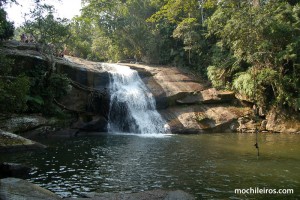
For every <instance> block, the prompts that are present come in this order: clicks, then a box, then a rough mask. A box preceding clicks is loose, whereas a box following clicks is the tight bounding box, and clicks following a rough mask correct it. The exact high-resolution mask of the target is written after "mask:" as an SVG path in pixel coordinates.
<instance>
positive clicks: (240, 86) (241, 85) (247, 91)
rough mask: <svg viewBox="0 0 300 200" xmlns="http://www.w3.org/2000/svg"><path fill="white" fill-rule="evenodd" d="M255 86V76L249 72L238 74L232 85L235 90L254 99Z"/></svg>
mask: <svg viewBox="0 0 300 200" xmlns="http://www.w3.org/2000/svg"><path fill="white" fill-rule="evenodd" d="M255 86H256V85H255V82H254V78H253V76H252V75H251V73H249V72H241V73H239V74H237V75H236V78H235V79H234V81H233V83H232V87H233V88H234V89H235V90H237V91H238V92H239V93H241V94H243V95H246V96H248V97H249V98H251V99H254V93H255Z"/></svg>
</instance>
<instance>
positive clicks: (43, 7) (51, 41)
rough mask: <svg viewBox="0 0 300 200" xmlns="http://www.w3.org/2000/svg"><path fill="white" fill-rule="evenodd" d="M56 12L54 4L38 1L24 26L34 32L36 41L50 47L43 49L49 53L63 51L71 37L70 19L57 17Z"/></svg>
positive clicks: (29, 31) (26, 29)
mask: <svg viewBox="0 0 300 200" xmlns="http://www.w3.org/2000/svg"><path fill="white" fill-rule="evenodd" d="M54 13H55V10H54V7H53V6H50V5H47V4H41V3H36V7H35V8H34V10H32V11H31V12H30V14H29V20H26V21H25V24H24V26H23V29H24V31H25V32H27V33H29V34H32V35H33V36H34V39H35V40H36V42H38V43H39V44H43V45H46V46H47V47H48V48H45V49H42V50H43V51H45V52H46V53H49V54H50V53H58V52H61V51H62V50H63V47H64V44H65V42H66V40H67V39H68V37H69V21H68V19H66V18H56V17H55V16H54Z"/></svg>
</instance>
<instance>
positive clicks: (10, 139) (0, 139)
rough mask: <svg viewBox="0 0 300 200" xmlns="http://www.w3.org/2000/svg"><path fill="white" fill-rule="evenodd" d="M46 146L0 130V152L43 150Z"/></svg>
mask: <svg viewBox="0 0 300 200" xmlns="http://www.w3.org/2000/svg"><path fill="white" fill-rule="evenodd" d="M44 148H46V146H44V145H42V144H40V143H38V142H34V141H32V140H29V139H26V138H24V137H21V136H19V135H16V134H13V133H10V132H7V131H3V130H0V152H15V151H23V150H37V149H44Z"/></svg>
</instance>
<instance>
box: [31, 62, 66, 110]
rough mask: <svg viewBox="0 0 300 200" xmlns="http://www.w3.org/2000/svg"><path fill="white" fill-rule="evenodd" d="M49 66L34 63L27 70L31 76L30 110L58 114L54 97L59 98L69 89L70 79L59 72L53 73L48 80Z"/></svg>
mask: <svg viewBox="0 0 300 200" xmlns="http://www.w3.org/2000/svg"><path fill="white" fill-rule="evenodd" d="M47 71H48V69H47V66H43V65H34V66H32V67H31V68H30V69H29V70H27V71H25V73H26V75H27V76H28V77H30V81H31V82H30V83H31V85H30V93H29V94H28V95H27V97H26V99H27V104H28V109H27V111H28V112H32V113H37V112H39V113H43V114H45V115H56V113H57V112H59V109H58V108H57V106H56V105H55V104H54V99H56V100H59V99H60V98H61V97H63V96H64V95H66V94H67V93H68V91H69V89H70V88H69V87H70V86H69V83H70V82H69V79H68V78H67V77H66V76H65V75H63V74H59V73H55V72H54V73H52V74H51V76H50V78H49V79H47V81H45V80H46V75H45V74H47Z"/></svg>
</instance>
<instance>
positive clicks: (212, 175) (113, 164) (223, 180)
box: [0, 133, 300, 199]
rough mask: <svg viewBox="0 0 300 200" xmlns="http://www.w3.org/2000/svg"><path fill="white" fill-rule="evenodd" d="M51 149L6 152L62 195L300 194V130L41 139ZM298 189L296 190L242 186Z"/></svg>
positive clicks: (7, 158) (37, 181) (227, 196)
mask: <svg viewBox="0 0 300 200" xmlns="http://www.w3.org/2000/svg"><path fill="white" fill-rule="evenodd" d="M39 141H40V142H42V143H44V144H46V145H48V146H49V148H48V149H47V150H45V151H36V152H24V153H17V154H16V153H14V154H2V155H0V161H6V162H19V163H23V164H25V165H28V166H30V167H32V168H33V170H32V171H31V174H30V177H29V178H28V180H29V181H30V182H33V183H35V184H38V185H40V186H42V187H45V188H47V189H49V190H51V191H53V192H55V193H57V194H58V195H60V196H61V197H71V196H72V197H77V196H79V195H80V194H82V193H85V192H92V191H95V192H117V191H126V192H138V191H146V190H153V189H167V190H177V189H181V190H184V191H186V192H188V193H190V194H193V195H194V196H196V197H197V199H300V145H299V144H300V135H298V134H259V136H258V141H259V147H260V156H259V157H258V156H257V151H256V148H255V147H254V143H255V135H254V134H236V133H232V134H228V133H227V134H200V135H166V136H164V137H151V136H150V137H149V136H148V137H141V136H137V135H117V134H102V135H94V136H84V137H83V136H80V137H72V138H40V139H39ZM250 187H251V188H260V189H263V188H265V189H293V190H294V194H293V195H291V194H289V195H283V194H280V195H274V194H267V195H262V194H244V195H238V194H235V193H234V189H248V188H250Z"/></svg>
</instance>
